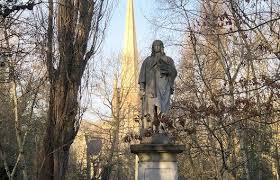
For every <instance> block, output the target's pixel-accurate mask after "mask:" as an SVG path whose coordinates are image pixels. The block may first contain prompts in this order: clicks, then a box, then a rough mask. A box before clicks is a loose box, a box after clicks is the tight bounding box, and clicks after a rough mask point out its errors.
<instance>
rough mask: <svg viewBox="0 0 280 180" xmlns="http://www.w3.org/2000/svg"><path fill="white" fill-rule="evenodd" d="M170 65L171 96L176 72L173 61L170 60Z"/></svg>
mask: <svg viewBox="0 0 280 180" xmlns="http://www.w3.org/2000/svg"><path fill="white" fill-rule="evenodd" d="M170 62H171V63H170V65H171V68H170V71H171V72H170V77H171V87H170V88H171V94H173V93H174V81H175V78H176V76H177V70H176V67H175V64H174V61H173V59H171V58H170Z"/></svg>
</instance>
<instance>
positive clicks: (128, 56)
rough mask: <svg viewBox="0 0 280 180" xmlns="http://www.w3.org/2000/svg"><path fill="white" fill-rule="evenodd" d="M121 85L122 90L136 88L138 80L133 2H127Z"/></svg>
mask: <svg viewBox="0 0 280 180" xmlns="http://www.w3.org/2000/svg"><path fill="white" fill-rule="evenodd" d="M121 78H122V83H121V86H122V87H123V88H136V87H138V86H137V79H138V50H137V40H136V28H135V21H134V7H133V0H127V10H126V24H125V34H124V49H123V56H122V74H121Z"/></svg>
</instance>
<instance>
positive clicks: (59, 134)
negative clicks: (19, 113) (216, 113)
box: [37, 0, 111, 180]
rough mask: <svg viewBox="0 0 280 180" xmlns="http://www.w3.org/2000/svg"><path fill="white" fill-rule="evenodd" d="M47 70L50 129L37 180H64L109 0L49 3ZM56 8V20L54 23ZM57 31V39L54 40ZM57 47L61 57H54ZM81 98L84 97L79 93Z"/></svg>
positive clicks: (105, 22) (43, 148)
mask: <svg viewBox="0 0 280 180" xmlns="http://www.w3.org/2000/svg"><path fill="white" fill-rule="evenodd" d="M48 2H49V17H48V32H47V37H48V39H47V52H46V53H47V57H46V62H47V69H48V78H49V83H50V98H49V110H48V119H47V130H46V134H45V138H44V143H43V146H42V152H41V154H40V156H41V161H40V162H42V165H41V168H40V169H39V170H38V177H37V178H38V179H48V180H49V179H55V180H59V179H64V178H65V172H66V169H67V163H68V156H69V148H70V145H71V144H72V142H73V140H74V138H75V136H76V134H77V132H78V129H79V90H80V88H81V83H82V81H81V80H82V77H83V73H84V71H85V69H86V65H87V63H88V61H89V60H90V59H92V58H93V57H94V56H95V55H96V52H97V50H98V49H99V47H100V43H101V42H102V40H103V37H104V30H105V28H106V26H107V22H108V17H109V12H110V8H111V6H110V5H111V2H110V1H109V0H97V1H90V0H87V1H80V0H59V1H57V3H56V5H55V6H54V3H53V1H52V0H49V1H48ZM54 8H56V9H57V16H56V19H57V21H56V22H54V21H53V19H54ZM54 32H57V38H54V37H55V36H54ZM53 44H57V46H58V47H57V49H58V52H57V54H58V57H57V58H56V57H54V56H53V53H54V46H53ZM80 95H81V94H80Z"/></svg>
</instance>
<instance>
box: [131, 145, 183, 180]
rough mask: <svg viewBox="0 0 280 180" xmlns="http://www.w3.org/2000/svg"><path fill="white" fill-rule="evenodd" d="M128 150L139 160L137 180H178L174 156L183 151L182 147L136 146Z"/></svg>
mask: <svg viewBox="0 0 280 180" xmlns="http://www.w3.org/2000/svg"><path fill="white" fill-rule="evenodd" d="M130 150H131V152H132V153H134V154H137V156H138V158H139V161H138V175H137V177H138V180H178V168H177V161H176V155H177V154H178V153H181V152H183V151H184V150H185V146H184V145H173V144H137V145H131V146H130ZM136 171H137V170H136Z"/></svg>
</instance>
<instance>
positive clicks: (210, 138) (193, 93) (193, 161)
mask: <svg viewBox="0 0 280 180" xmlns="http://www.w3.org/2000/svg"><path fill="white" fill-rule="evenodd" d="M189 3H190V2H189V1H177V0H172V1H164V0H163V1H161V8H162V9H163V10H164V13H162V15H166V16H164V18H165V21H164V22H165V23H166V24H164V23H163V24H161V27H163V28H165V29H169V30H171V32H173V33H174V32H179V33H181V34H183V35H184V37H185V39H181V42H178V41H177V40H176V43H177V44H179V45H181V46H182V47H184V49H183V50H182V51H183V56H182V62H181V67H180V68H181V72H180V75H179V77H180V80H179V81H178V83H177V84H178V88H177V91H176V92H175V93H176V96H177V97H175V103H174V116H173V119H176V121H175V124H177V128H176V129H175V130H174V132H175V133H176V134H177V138H178V140H179V141H180V142H183V143H187V144H188V147H189V150H190V151H189V152H190V153H189V154H186V155H185V157H184V158H185V159H187V161H185V162H186V164H187V163H188V164H190V165H191V166H190V167H192V169H191V170H192V171H191V173H188V172H190V171H189V169H188V170H187V171H186V170H185V171H183V169H182V171H181V172H182V173H185V174H186V175H190V176H192V177H195V178H196V179H202V178H203V177H215V178H217V179H229V178H233V179H238V178H247V179H265V178H271V177H272V176H276V173H274V174H273V171H274V172H277V170H276V169H277V168H276V169H275V168H274V170H273V167H276V166H277V165H276V164H275V162H279V161H278V160H276V161H275V160H274V159H273V158H274V157H277V156H274V155H272V154H276V155H277V154H279V152H278V151H277V152H275V147H276V146H275V145H274V144H272V142H276V141H275V140H276V139H278V138H276V137H275V136H277V134H278V133H279V132H277V131H275V130H272V129H277V128H275V127H278V126H279V122H278V121H277V118H276V116H277V115H279V100H277V97H278V95H276V94H278V92H279V89H278V86H279V75H278V74H279V57H278V53H277V52H278V50H277V47H278V39H279V37H277V35H276V34H275V32H276V31H277V28H279V17H277V13H279V2H277V1H270V2H269V3H268V2H264V1H258V2H257V3H256V2H252V1H245V2H243V1H226V2H224V1H223V3H221V2H220V1H218V0H205V1H195V2H193V1H192V2H191V3H193V4H195V5H194V6H189ZM191 7H195V8H191ZM198 7H203V8H205V7H206V9H207V10H208V11H205V10H203V8H200V9H199V8H198ZM260 14H261V15H262V16H259V15H260ZM174 16H177V17H176V18H173V17H174ZM168 17H169V18H168ZM211 22H214V24H213V23H212V24H211ZM209 25H210V26H209ZM184 40H185V41H184ZM264 47H265V48H264ZM186 50H187V51H186ZM186 54H187V55H186ZM269 59H273V60H269ZM213 62H215V63H216V64H215V63H213ZM211 63H212V66H211ZM213 64H214V66H213ZM217 73H218V74H217ZM272 86H273V87H272ZM190 127H192V128H190ZM273 134H274V135H273ZM270 136H273V137H274V138H273V139H275V140H273V141H268V139H271V138H270ZM184 137H189V138H187V139H186V138H184ZM260 139H261V140H260ZM198 153H199V154H202V155H200V156H197V154H198ZM264 157H267V158H264ZM278 157H279V156H278ZM182 158H183V157H182ZM182 162H183V161H182ZM181 167H185V168H187V167H188V166H187V165H184V164H182V166H181ZM268 167H269V168H268ZM204 169H207V170H208V171H207V172H205V173H203V170H204Z"/></svg>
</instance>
